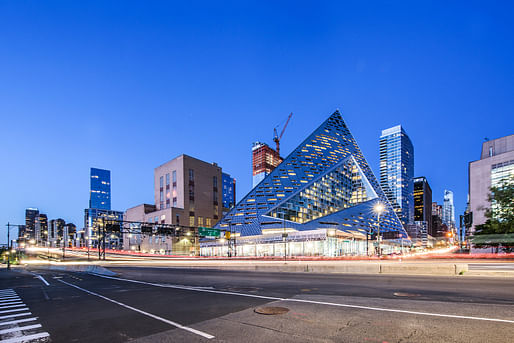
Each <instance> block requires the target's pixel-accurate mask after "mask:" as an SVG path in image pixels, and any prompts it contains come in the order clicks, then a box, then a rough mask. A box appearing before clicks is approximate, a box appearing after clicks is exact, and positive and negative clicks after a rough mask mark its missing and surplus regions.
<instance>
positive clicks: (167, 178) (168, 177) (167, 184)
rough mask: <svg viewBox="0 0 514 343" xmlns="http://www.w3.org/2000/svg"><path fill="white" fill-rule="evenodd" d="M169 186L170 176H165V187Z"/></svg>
mask: <svg viewBox="0 0 514 343" xmlns="http://www.w3.org/2000/svg"><path fill="white" fill-rule="evenodd" d="M169 185H170V174H166V186H169Z"/></svg>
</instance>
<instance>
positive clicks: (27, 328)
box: [0, 324, 41, 342]
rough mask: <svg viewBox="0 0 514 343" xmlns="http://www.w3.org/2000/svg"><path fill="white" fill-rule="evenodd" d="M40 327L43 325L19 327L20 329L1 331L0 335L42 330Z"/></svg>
mask: <svg viewBox="0 0 514 343" xmlns="http://www.w3.org/2000/svg"><path fill="white" fill-rule="evenodd" d="M40 327H41V324H34V325H27V326H18V327H15V328H11V329H4V330H0V335H2V334H4V333H10V332H18V331H24V330H32V329H37V328H40ZM0 342H1V341H0Z"/></svg>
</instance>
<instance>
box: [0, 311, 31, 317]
mask: <svg viewBox="0 0 514 343" xmlns="http://www.w3.org/2000/svg"><path fill="white" fill-rule="evenodd" d="M31 314H32V313H31V312H26V313H16V314H9V315H7V316H0V319H7V318H13V317H22V316H30V315H31Z"/></svg>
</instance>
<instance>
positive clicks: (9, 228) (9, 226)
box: [7, 222, 23, 269]
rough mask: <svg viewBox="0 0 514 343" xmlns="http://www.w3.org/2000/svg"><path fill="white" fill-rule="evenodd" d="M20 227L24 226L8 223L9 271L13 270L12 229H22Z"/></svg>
mask: <svg viewBox="0 0 514 343" xmlns="http://www.w3.org/2000/svg"><path fill="white" fill-rule="evenodd" d="M20 226H23V225H22V224H11V223H9V222H8V223H7V253H8V255H7V269H11V254H12V251H11V249H12V242H11V236H10V234H11V228H12V227H17V228H18V229H19V228H20Z"/></svg>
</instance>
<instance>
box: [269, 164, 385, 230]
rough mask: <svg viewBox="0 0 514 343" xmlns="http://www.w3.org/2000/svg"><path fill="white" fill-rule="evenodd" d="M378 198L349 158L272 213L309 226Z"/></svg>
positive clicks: (277, 216) (273, 215) (274, 215)
mask: <svg viewBox="0 0 514 343" xmlns="http://www.w3.org/2000/svg"><path fill="white" fill-rule="evenodd" d="M375 198H377V195H376V193H375V192H374V191H373V188H372V187H371V185H370V184H369V182H368V181H367V179H366V177H365V176H364V175H363V174H362V172H361V171H360V169H359V167H358V166H357V163H356V162H355V160H354V159H353V158H352V157H350V158H348V159H345V160H344V161H343V163H342V164H341V165H338V166H337V167H336V168H335V169H334V170H333V171H331V172H329V173H328V174H326V175H324V176H323V177H321V179H319V180H317V181H315V182H313V183H312V184H311V185H310V186H309V187H307V188H305V189H303V190H302V191H300V192H299V193H298V194H297V195H295V196H293V197H292V198H291V199H290V200H288V201H286V202H284V203H283V204H281V205H280V206H278V207H277V208H275V209H274V210H272V211H271V212H270V215H271V216H272V217H276V218H282V219H286V220H292V221H294V222H297V223H306V222H309V221H311V220H314V219H316V218H320V217H324V216H326V215H328V214H332V213H335V212H339V211H341V210H344V209H345V208H348V207H352V206H355V205H357V204H360V203H363V202H366V201H369V200H371V199H375Z"/></svg>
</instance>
